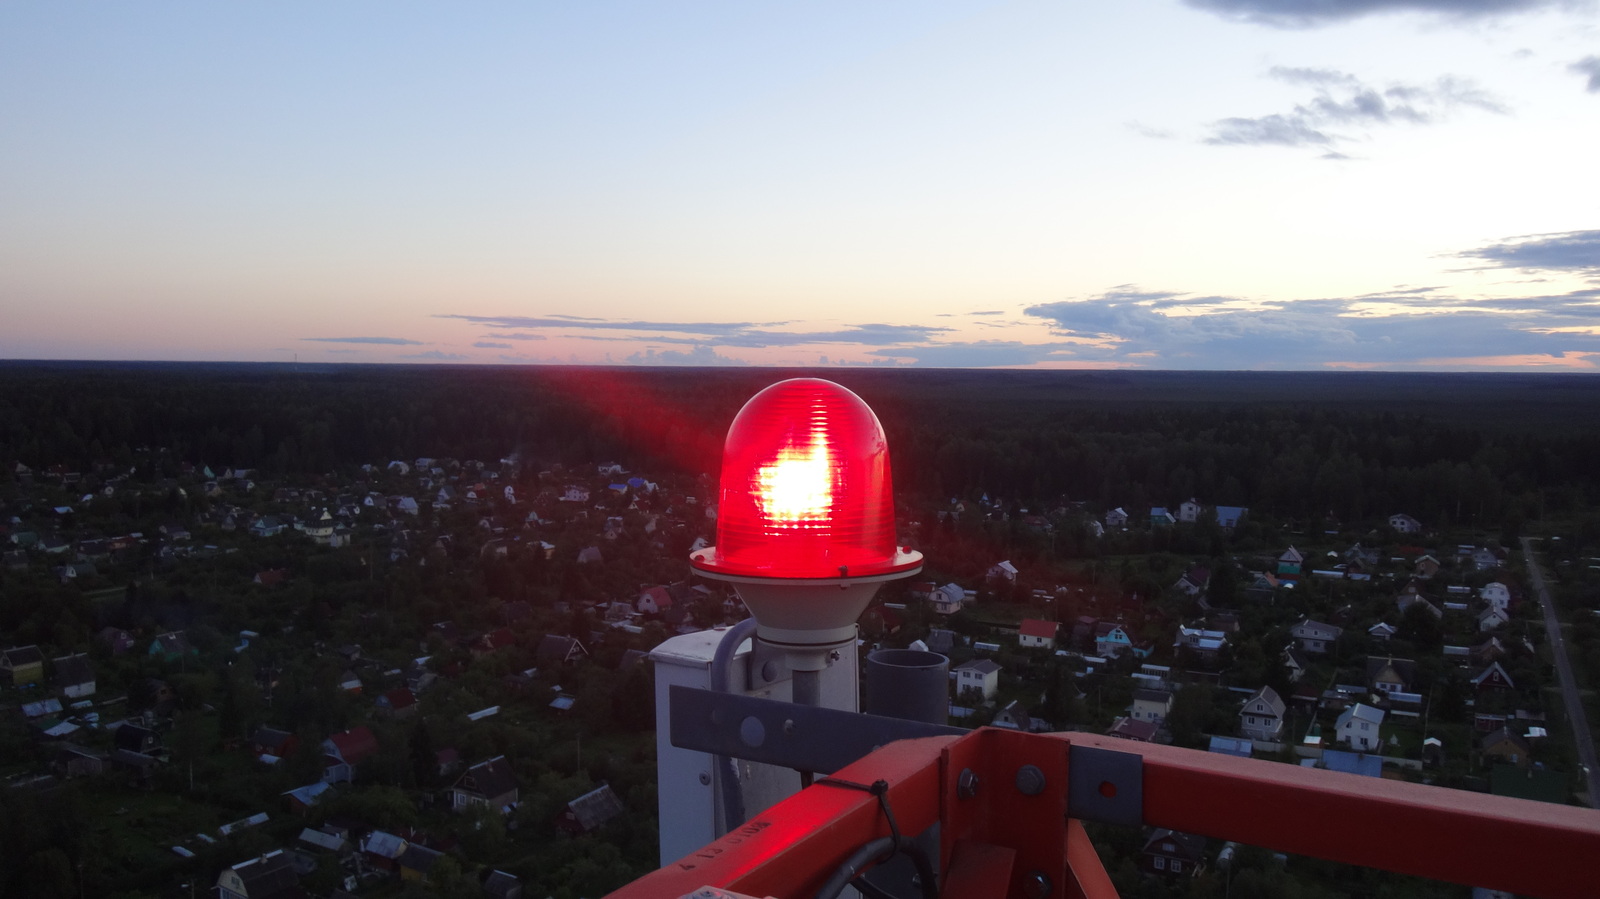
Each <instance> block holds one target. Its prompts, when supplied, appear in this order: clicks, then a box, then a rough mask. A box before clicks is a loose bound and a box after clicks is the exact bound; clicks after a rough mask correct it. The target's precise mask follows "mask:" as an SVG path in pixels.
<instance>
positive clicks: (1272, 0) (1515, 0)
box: [1185, 0, 1561, 28]
mask: <svg viewBox="0 0 1600 899" xmlns="http://www.w3.org/2000/svg"><path fill="white" fill-rule="evenodd" d="M1185 2H1187V3H1188V4H1189V5H1190V6H1193V7H1195V8H1197V9H1204V10H1208V11H1211V12H1216V13H1220V14H1222V15H1223V16H1225V17H1227V18H1230V19H1237V20H1240V21H1245V22H1254V23H1256V24H1259V25H1271V26H1273V27H1276V28H1311V27H1316V26H1318V25H1327V24H1330V23H1333V22H1338V21H1342V20H1345V19H1354V18H1358V17H1360V16H1365V15H1372V14H1376V13H1391V12H1423V13H1437V14H1439V15H1443V16H1449V17H1456V18H1471V17H1477V16H1488V15H1495V14H1498V13H1510V12H1520V11H1523V10H1531V9H1537V8H1539V7H1542V6H1554V5H1557V4H1558V3H1559V2H1561V0H1185Z"/></svg>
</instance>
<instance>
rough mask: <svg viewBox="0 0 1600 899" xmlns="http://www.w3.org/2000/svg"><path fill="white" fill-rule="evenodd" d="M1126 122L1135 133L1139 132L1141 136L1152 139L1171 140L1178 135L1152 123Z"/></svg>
mask: <svg viewBox="0 0 1600 899" xmlns="http://www.w3.org/2000/svg"><path fill="white" fill-rule="evenodd" d="M1124 124H1125V125H1126V126H1127V128H1128V130H1129V131H1132V132H1133V133H1134V134H1137V135H1139V136H1140V137H1148V138H1150V139H1152V140H1171V139H1172V138H1173V137H1176V135H1174V134H1173V133H1172V132H1171V131H1168V130H1167V129H1165V128H1156V127H1154V126H1152V125H1146V124H1145V123H1143V122H1137V121H1135V122H1125V123H1124Z"/></svg>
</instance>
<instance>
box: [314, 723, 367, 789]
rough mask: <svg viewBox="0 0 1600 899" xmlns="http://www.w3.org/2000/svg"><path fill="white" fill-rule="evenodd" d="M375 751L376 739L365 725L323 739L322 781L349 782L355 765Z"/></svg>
mask: <svg viewBox="0 0 1600 899" xmlns="http://www.w3.org/2000/svg"><path fill="white" fill-rule="evenodd" d="M377 751H378V740H377V738H376V737H374V736H373V735H372V731H371V730H369V729H368V728H367V727H366V726H365V725H362V726H361V727H355V728H352V729H350V730H347V731H344V732H342V733H337V734H334V735H333V736H331V737H329V738H328V739H326V740H323V741H322V754H323V760H322V761H323V772H322V780H323V782H324V783H349V782H350V781H352V780H354V779H355V766H356V765H358V764H360V762H361V761H362V759H365V758H367V757H368V756H370V755H372V754H373V753H375V752H377Z"/></svg>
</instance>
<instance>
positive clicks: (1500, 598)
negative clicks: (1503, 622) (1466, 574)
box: [1478, 581, 1511, 613]
mask: <svg viewBox="0 0 1600 899" xmlns="http://www.w3.org/2000/svg"><path fill="white" fill-rule="evenodd" d="M1478 598H1479V599H1481V600H1483V602H1484V604H1485V605H1486V606H1488V607H1489V608H1491V609H1499V610H1500V611H1502V612H1508V613H1509V612H1510V611H1511V589H1510V588H1509V587H1507V586H1506V585H1505V584H1502V583H1500V582H1499V581H1495V582H1494V583H1491V584H1484V585H1483V588H1482V589H1480V590H1479V591H1478Z"/></svg>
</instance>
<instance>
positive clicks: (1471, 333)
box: [1024, 286, 1600, 369]
mask: <svg viewBox="0 0 1600 899" xmlns="http://www.w3.org/2000/svg"><path fill="white" fill-rule="evenodd" d="M1135 293H1139V292H1138V291H1132V290H1128V289H1127V288H1126V286H1124V287H1123V288H1119V289H1117V290H1115V291H1111V292H1108V293H1107V294H1104V295H1101V296H1097V297H1091V298H1088V299H1083V300H1075V301H1063V302H1056V303H1044V304H1040V305H1037V306H1031V307H1029V308H1027V309H1025V310H1024V314H1025V315H1029V316H1033V317H1035V318H1039V319H1043V320H1045V321H1046V322H1048V323H1049V324H1050V326H1051V329H1052V330H1053V331H1054V332H1055V333H1056V334H1058V335H1060V336H1063V337H1067V338H1071V339H1074V340H1082V341H1088V343H1086V344H1085V345H1083V346H1080V347H1076V348H1062V349H1061V350H1059V352H1060V353H1063V354H1065V353H1068V352H1070V353H1071V354H1072V358H1074V359H1076V360H1096V359H1098V360H1101V361H1107V362H1120V363H1131V364H1138V365H1141V366H1143V367H1157V368H1185V369H1315V368H1328V367H1342V368H1386V369H1407V368H1451V367H1455V368H1462V367H1504V366H1507V365H1510V363H1509V362H1508V361H1507V360H1512V359H1519V358H1526V359H1530V360H1532V359H1545V360H1548V361H1546V362H1542V363H1539V364H1540V365H1548V366H1552V367H1565V368H1574V367H1586V366H1588V365H1589V362H1588V361H1586V360H1587V359H1588V358H1589V357H1588V356H1587V355H1585V354H1593V353H1600V327H1596V326H1592V325H1591V323H1593V322H1597V321H1600V288H1596V289H1592V290H1591V289H1585V290H1577V291H1572V292H1570V293H1565V294H1552V295H1548V296H1527V297H1515V298H1505V299H1486V300H1485V299H1472V298H1457V297H1449V296H1442V295H1440V294H1439V292H1438V291H1436V290H1434V289H1432V288H1406V289H1400V290H1396V291H1394V292H1393V293H1391V294H1387V295H1377V296H1368V297H1357V298H1305V299H1296V300H1280V301H1274V302H1256V303H1247V302H1245V301H1243V300H1237V299H1235V300H1228V299H1226V298H1220V297H1199V296H1195V297H1193V298H1188V297H1181V296H1179V297H1176V298H1174V299H1179V300H1181V302H1177V303H1174V302H1173V301H1172V300H1171V299H1166V300H1130V299H1126V298H1125V297H1126V296H1128V295H1131V294H1135ZM1147 293H1156V292H1147ZM1166 294H1167V292H1164V291H1163V292H1159V293H1158V295H1166ZM1180 309H1181V311H1177V310H1180ZM1169 310H1170V311H1169ZM1197 310H1199V311H1197ZM1475 359H1478V360H1495V361H1493V362H1487V361H1486V362H1483V363H1481V364H1479V363H1474V362H1472V361H1470V360H1475ZM1449 360H1456V362H1453V363H1452V362H1450V361H1449Z"/></svg>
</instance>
